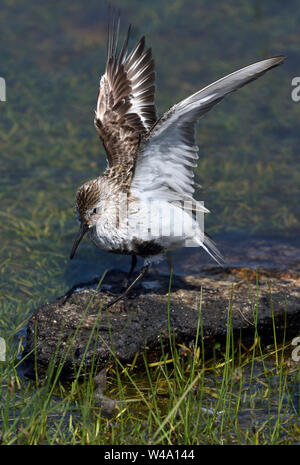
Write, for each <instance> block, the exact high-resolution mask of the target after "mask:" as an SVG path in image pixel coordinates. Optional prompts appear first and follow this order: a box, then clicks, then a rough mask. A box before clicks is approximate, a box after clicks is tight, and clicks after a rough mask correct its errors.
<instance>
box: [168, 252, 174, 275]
mask: <svg viewBox="0 0 300 465" xmlns="http://www.w3.org/2000/svg"><path fill="white" fill-rule="evenodd" d="M167 262H168V267H169V273H170V275H171V273H172V271H173V260H172V253H171V252H170V251H169V250H168V252H167Z"/></svg>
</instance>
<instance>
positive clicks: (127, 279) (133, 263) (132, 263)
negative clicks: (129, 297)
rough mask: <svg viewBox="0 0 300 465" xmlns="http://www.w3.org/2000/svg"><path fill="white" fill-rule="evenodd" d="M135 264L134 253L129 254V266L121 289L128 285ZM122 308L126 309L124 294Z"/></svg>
mask: <svg viewBox="0 0 300 465" xmlns="http://www.w3.org/2000/svg"><path fill="white" fill-rule="evenodd" d="M136 264H137V257H136V255H131V267H130V270H129V273H128V275H127V276H126V278H125V279H124V284H123V289H125V290H126V289H127V287H128V285H129V281H130V278H131V276H132V273H133V272H134V270H135V267H136ZM124 310H126V295H125V296H124Z"/></svg>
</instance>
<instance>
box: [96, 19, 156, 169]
mask: <svg viewBox="0 0 300 465" xmlns="http://www.w3.org/2000/svg"><path fill="white" fill-rule="evenodd" d="M118 33H119V21H118V22H116V21H113V23H112V25H110V27H109V32H108V46H107V62H106V69H105V73H104V75H103V76H102V78H101V80H100V88H99V93H98V99H97V107H96V110H95V127H96V130H97V132H98V134H99V136H100V138H101V139H102V142H103V145H104V147H105V149H106V152H107V157H108V162H109V166H110V167H113V166H116V165H120V164H123V163H127V162H129V161H131V160H132V162H133V163H134V159H135V154H136V152H137V149H138V147H139V143H140V141H141V139H143V138H144V136H145V135H146V134H147V133H148V131H149V129H150V128H151V127H152V125H153V124H154V123H155V121H156V119H157V116H156V109H155V103H154V92H155V85H154V83H155V73H154V61H153V58H152V53H151V49H148V50H145V38H144V37H142V38H141V39H140V41H139V42H138V43H137V45H136V46H135V47H134V48H133V50H132V51H131V52H130V53H129V52H128V41H129V36H130V27H129V29H128V33H127V36H126V39H125V41H124V44H123V46H122V49H121V51H120V53H119V54H118V52H117V47H118Z"/></svg>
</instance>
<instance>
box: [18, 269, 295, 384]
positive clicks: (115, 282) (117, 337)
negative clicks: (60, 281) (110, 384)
mask: <svg viewBox="0 0 300 465" xmlns="http://www.w3.org/2000/svg"><path fill="white" fill-rule="evenodd" d="M246 275H247V276H248V278H246ZM258 276H259V283H258V286H257V284H256V272H255V271H254V270H251V269H248V270H246V269H243V268H219V267H205V268H203V269H202V270H201V272H200V273H199V274H198V276H197V277H196V276H192V275H191V276H186V277H178V276H173V279H172V287H171V293H170V297H169V293H168V288H169V277H167V276H161V275H157V274H154V273H153V272H152V273H149V275H147V277H146V278H145V279H144V281H143V282H142V283H140V284H139V285H138V286H137V287H136V288H135V289H134V290H133V291H132V293H131V294H130V295H129V296H128V298H127V303H126V307H124V303H123V302H118V303H117V304H115V305H114V306H113V307H111V308H109V309H108V310H106V311H102V310H101V308H102V306H103V305H105V303H107V302H109V301H110V300H111V299H112V298H114V297H115V296H116V295H117V294H118V291H119V289H120V283H121V282H122V281H123V279H124V277H125V274H124V273H123V272H119V271H112V272H110V273H108V274H107V275H106V277H105V279H104V281H103V283H102V286H101V291H97V292H96V291H95V287H96V284H97V282H98V280H95V281H94V282H92V283H87V284H83V285H79V286H77V287H74V288H73V289H72V290H71V291H69V293H68V294H67V295H66V296H64V297H61V298H59V299H57V300H56V301H54V302H50V303H46V304H45V305H43V306H42V307H41V308H39V309H38V310H37V311H36V312H35V313H34V315H33V316H32V317H31V319H30V321H29V323H28V328H27V343H26V348H25V354H29V353H30V352H31V353H30V355H29V356H28V357H27V359H26V372H27V375H28V376H30V375H31V374H32V369H33V366H34V363H35V362H36V364H37V367H38V370H39V371H40V372H41V373H43V372H45V371H46V369H47V367H48V365H49V362H50V360H51V359H52V360H53V358H54V359H55V363H56V365H57V364H58V362H61V361H63V362H64V363H63V369H62V371H61V376H62V377H64V378H72V377H73V376H74V372H75V371H76V370H78V368H79V367H80V366H81V371H80V374H81V375H84V374H87V373H89V371H90V370H91V367H92V366H97V368H98V370H100V369H102V368H104V367H106V366H107V365H108V364H109V363H110V362H111V361H112V360H114V357H117V358H118V359H119V360H120V361H121V362H122V363H128V362H131V361H132V360H133V358H134V357H135V355H136V353H137V352H138V353H142V352H143V351H144V350H147V357H148V358H149V357H150V358H151V357H152V358H153V359H155V360H158V359H159V356H160V353H161V347H162V345H164V346H168V344H169V337H170V332H171V333H172V335H174V337H175V341H176V343H178V344H185V345H189V344H191V343H193V341H194V340H195V336H196V332H197V325H198V318H199V305H200V296H201V288H202V305H201V318H202V324H203V338H204V347H205V351H206V353H207V354H209V352H210V351H211V349H212V348H213V347H214V346H215V344H216V343H217V342H218V343H220V344H221V345H222V346H224V344H225V340H226V330H227V319H228V308H229V302H230V299H231V297H232V315H231V316H232V328H233V335H234V340H235V341H237V340H238V339H239V338H240V337H241V338H242V342H243V344H245V345H249V344H252V343H253V337H254V314H255V313H256V314H257V327H258V332H259V335H260V337H261V340H262V342H263V343H265V344H268V343H272V342H273V318H272V314H273V315H274V321H275V325H276V337H277V342H278V341H280V340H282V338H283V335H284V334H285V337H286V340H288V339H291V338H293V337H294V336H298V335H299V334H300V303H299V296H300V279H299V275H298V274H297V273H294V272H289V271H284V272H283V271H278V270H277V271H271V270H260V271H259V273H258ZM169 299H170V305H169V311H168V300H169ZM169 323H170V325H169ZM35 344H36V346H35Z"/></svg>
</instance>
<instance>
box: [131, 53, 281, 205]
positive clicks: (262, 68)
mask: <svg viewBox="0 0 300 465" xmlns="http://www.w3.org/2000/svg"><path fill="white" fill-rule="evenodd" d="M283 61H284V57H281V56H279V57H274V58H269V59H267V60H263V61H259V62H257V63H254V64H252V65H249V66H246V67H245V68H242V69H240V70H238V71H236V72H234V73H232V74H229V75H228V76H225V77H223V78H222V79H220V80H218V81H216V82H214V83H213V84H210V85H209V86H207V87H205V88H204V89H202V90H200V91H198V92H196V93H195V94H193V95H191V96H190V97H188V98H186V99H185V100H182V101H181V102H180V103H178V104H177V105H174V106H173V107H172V108H171V109H170V110H169V111H167V112H166V113H165V114H164V115H163V116H162V117H161V118H160V119H159V120H158V121H157V123H156V124H155V125H154V126H153V128H152V129H151V131H150V133H149V135H148V136H147V138H146V139H145V141H144V142H143V143H142V144H141V147H140V150H139V153H138V155H137V159H136V167H135V173H134V176H133V179H132V183H131V189H132V192H133V193H134V194H136V195H138V196H139V197H143V198H149V199H160V198H161V199H165V200H167V201H172V200H176V199H186V198H188V197H191V196H192V194H193V192H194V187H193V176H194V175H193V167H195V166H196V160H197V159H198V147H197V146H196V141H195V124H196V122H197V120H198V119H199V118H200V117H201V116H202V115H204V114H205V113H206V112H208V111H209V110H210V109H211V108H212V107H213V106H214V105H215V104H216V103H218V102H220V100H222V98H223V97H225V95H227V94H229V93H230V92H233V91H235V90H237V89H238V88H240V87H242V86H244V85H245V84H247V83H248V82H250V81H253V80H254V79H257V78H258V77H259V76H261V75H262V74H264V73H265V72H266V71H268V70H270V69H271V68H274V67H275V66H278V65H280V64H281V63H282V62H283Z"/></svg>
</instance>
